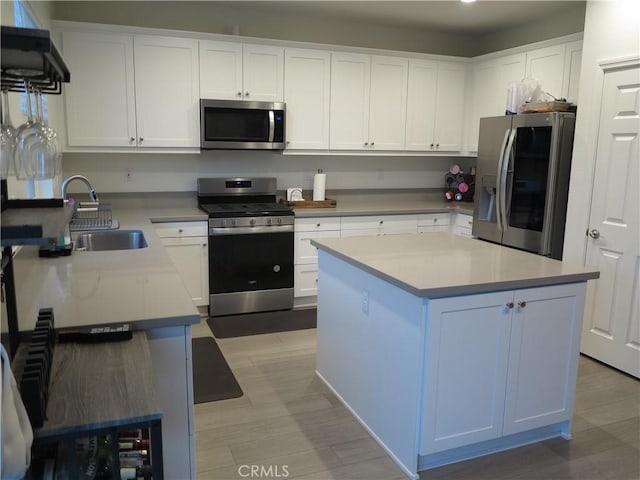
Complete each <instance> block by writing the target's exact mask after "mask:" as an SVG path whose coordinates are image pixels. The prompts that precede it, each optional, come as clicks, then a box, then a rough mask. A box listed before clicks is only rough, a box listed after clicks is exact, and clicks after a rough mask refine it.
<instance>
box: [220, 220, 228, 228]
mask: <svg viewBox="0 0 640 480" xmlns="http://www.w3.org/2000/svg"><path fill="white" fill-rule="evenodd" d="M220 226H221V227H226V226H227V221H226V220H224V219H223V220H221V221H220Z"/></svg>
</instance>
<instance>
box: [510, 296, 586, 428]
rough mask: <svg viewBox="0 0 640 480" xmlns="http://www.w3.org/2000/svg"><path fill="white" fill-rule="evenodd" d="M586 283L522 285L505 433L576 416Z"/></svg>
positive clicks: (517, 302) (513, 333) (513, 336)
mask: <svg viewBox="0 0 640 480" xmlns="http://www.w3.org/2000/svg"><path fill="white" fill-rule="evenodd" d="M584 292H585V284H584V283H578V284H569V285H558V286H553V287H542V288H533V289H525V290H516V291H515V294H514V304H515V306H514V309H513V318H512V324H511V349H510V353H509V370H508V374H507V376H508V380H507V394H506V401H505V420H504V422H505V424H504V434H505V435H509V434H512V433H519V432H524V431H526V430H531V429H534V428H538V427H543V426H546V425H552V424H554V423H560V422H564V421H569V420H571V417H572V413H573V403H574V398H575V385H576V374H577V370H578V359H579V348H580V333H581V328H582V314H583V309H584V295H585V293H584Z"/></svg>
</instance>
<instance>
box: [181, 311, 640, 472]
mask: <svg viewBox="0 0 640 480" xmlns="http://www.w3.org/2000/svg"><path fill="white" fill-rule="evenodd" d="M193 336H194V337H196V336H211V332H210V330H209V328H208V327H207V325H206V323H205V322H204V321H203V323H202V324H201V325H197V326H195V327H194V330H193ZM217 341H218V344H219V345H220V348H221V350H222V351H223V353H224V355H225V357H226V359H227V361H228V362H229V365H230V366H231V368H232V370H233V372H234V374H235V375H236V378H237V379H238V382H239V383H240V385H241V387H242V389H243V390H244V393H245V394H244V396H243V397H241V398H238V399H231V400H222V401H218V402H211V403H205V404H200V405H196V406H195V429H196V466H197V478H198V480H241V479H246V478H250V479H256V478H261V479H276V478H280V479H282V478H287V479H295V480H352V479H353V480H356V479H367V480H400V479H406V477H405V476H404V475H403V474H402V472H401V470H400V469H399V468H398V467H397V466H396V465H395V464H394V462H393V461H392V460H391V459H390V458H389V457H388V456H387V455H386V453H385V452H384V451H383V450H382V449H381V448H380V447H379V446H378V445H377V444H376V443H375V441H374V440H373V439H372V438H371V437H370V436H369V435H368V434H367V432H366V431H365V430H364V429H363V428H362V427H361V426H360V424H358V422H357V421H356V420H354V419H353V417H352V416H351V415H350V414H349V412H348V411H347V410H346V409H345V408H344V407H343V406H342V405H341V404H340V402H339V401H338V400H337V399H336V398H335V397H334V396H333V394H332V393H331V392H329V391H328V389H327V388H326V387H325V386H324V385H323V384H322V383H321V382H320V381H319V380H318V379H317V378H316V377H315V375H314V368H315V349H316V336H315V330H301V331H296V332H284V333H276V334H268V335H256V336H251V337H241V338H230V339H218V340H217ZM578 373H579V378H578V390H577V399H576V407H575V416H574V423H573V439H572V440H571V441H565V440H563V439H551V440H548V441H545V442H541V443H537V444H533V445H528V446H525V447H521V448H517V449H514V450H509V451H505V452H499V453H495V454H493V455H489V456H485V457H481V458H478V459H474V460H469V461H465V462H460V463H457V464H453V465H448V466H445V467H440V468H436V469H432V470H428V471H425V472H422V473H421V475H420V478H421V480H430V479H447V480H454V479H455V480H463V479H469V480H471V479H473V480H476V479H486V480H489V479H491V480H502V479H504V480H507V479H508V480H514V479H529V480H561V479H575V480H608V479H611V480H639V479H640V382H639V381H638V380H636V379H634V378H632V377H629V376H626V375H624V374H621V373H619V372H617V371H616V370H614V369H611V368H609V367H606V366H604V365H601V364H600V363H598V362H595V361H593V360H591V359H589V358H588V357H581V359H580V368H579V372H578ZM470 401H471V400H470ZM251 468H253V469H254V471H253V476H252V474H251Z"/></svg>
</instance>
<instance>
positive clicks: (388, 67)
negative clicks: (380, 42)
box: [369, 56, 408, 150]
mask: <svg viewBox="0 0 640 480" xmlns="http://www.w3.org/2000/svg"><path fill="white" fill-rule="evenodd" d="M407 71H408V60H407V59H404V58H396V57H382V56H373V57H372V59H371V98H370V100H369V148H371V149H373V150H403V149H404V137H405V124H406V117H407Z"/></svg>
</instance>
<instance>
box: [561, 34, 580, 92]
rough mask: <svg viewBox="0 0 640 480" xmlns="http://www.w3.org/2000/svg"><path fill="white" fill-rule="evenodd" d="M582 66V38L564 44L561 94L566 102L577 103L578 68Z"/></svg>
mask: <svg viewBox="0 0 640 480" xmlns="http://www.w3.org/2000/svg"><path fill="white" fill-rule="evenodd" d="M581 68H582V40H579V41H577V42H571V43H568V44H566V45H565V51H564V76H563V85H562V96H563V97H564V98H566V99H567V101H568V102H572V103H578V90H579V88H580V69H581Z"/></svg>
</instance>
